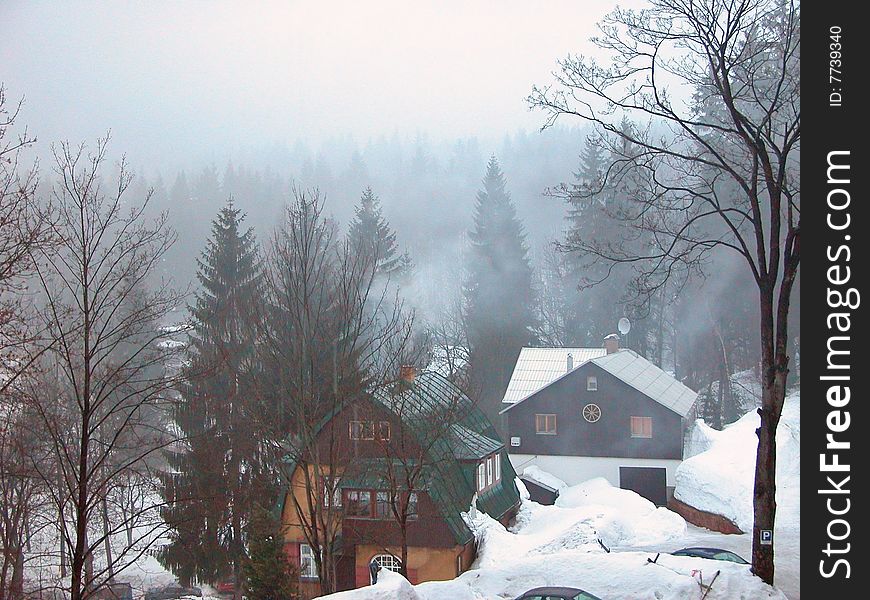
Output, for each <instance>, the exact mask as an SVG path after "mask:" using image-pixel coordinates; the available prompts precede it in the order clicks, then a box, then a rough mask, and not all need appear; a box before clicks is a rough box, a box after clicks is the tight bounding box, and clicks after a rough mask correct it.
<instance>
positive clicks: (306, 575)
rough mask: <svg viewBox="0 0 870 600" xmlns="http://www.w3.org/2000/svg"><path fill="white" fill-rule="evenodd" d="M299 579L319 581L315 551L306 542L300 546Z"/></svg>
mask: <svg viewBox="0 0 870 600" xmlns="http://www.w3.org/2000/svg"><path fill="white" fill-rule="evenodd" d="M306 560H307V564H306ZM299 577H301V578H303V579H317V563H316V562H315V561H314V549H313V548H312V547H311V546H309V545H308V544H306V543H304V542H303V543H301V544H299Z"/></svg>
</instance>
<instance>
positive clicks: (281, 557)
mask: <svg viewBox="0 0 870 600" xmlns="http://www.w3.org/2000/svg"><path fill="white" fill-rule="evenodd" d="M278 521H279V518H276V517H275V516H273V515H272V514H270V513H269V512H268V511H266V510H264V509H262V508H258V509H256V510H255V513H254V518H253V520H252V522H251V534H250V539H249V541H248V556H249V558H248V560H247V561H246V562H245V570H244V574H245V597H246V598H248V599H249V600H299V598H300V595H299V589H298V587H299V586H298V583H297V582H298V581H299V570H298V569H297V568H296V565H294V564H293V563H292V562H291V561H290V559H289V557H288V556H287V553H286V552H285V551H284V538H283V536H282V535H281V526H280V523H279V522H278Z"/></svg>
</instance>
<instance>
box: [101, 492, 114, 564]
mask: <svg viewBox="0 0 870 600" xmlns="http://www.w3.org/2000/svg"><path fill="white" fill-rule="evenodd" d="M100 508H101V510H102V513H103V538H104V539H103V546H104V548H105V550H106V568H107V570H108V576H109V581H111V580H112V579H114V578H115V564H114V561H113V560H112V540H111V537H110V536H109V529H110V528H109V506H108V503H107V502H106V496H105V494H104V495H103V497H102V498H100Z"/></svg>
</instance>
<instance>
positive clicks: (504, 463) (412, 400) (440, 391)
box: [373, 371, 520, 544]
mask: <svg viewBox="0 0 870 600" xmlns="http://www.w3.org/2000/svg"><path fill="white" fill-rule="evenodd" d="M373 396H374V398H375V400H376V401H377V402H378V403H379V404H381V405H382V406H383V407H384V408H386V409H387V410H390V411H391V412H393V413H394V414H396V415H397V416H399V418H400V419H402V422H403V423H404V424H405V425H406V426H408V427H409V428H410V430H411V431H412V432H413V433H414V435H415V437H416V438H417V439H418V441H419V442H420V443H421V445H423V446H424V447H425V448H427V449H428V450H429V452H428V455H429V456H428V461H427V464H425V465H424V468H426V469H428V470H431V472H432V475H431V479H430V488H429V495H430V497H431V498H432V500H433V502H435V504H436V505H437V506H438V507H439V509H440V510H441V514H442V517H443V518H444V520H445V521H446V522H447V525H448V526H449V527H450V530H451V532H452V533H453V536H454V538H455V539H456V542H457V543H458V544H465V543H467V542H469V541H471V539H472V538H473V537H474V535H473V534H472V532H471V530H470V529H468V526H467V525H466V524H465V522H464V521H463V520H462V516H461V515H460V513H462V512H467V511H468V510H469V508H470V507H471V501H472V498H473V497H474V494H475V491H476V486H475V471H476V468H477V460H478V459H481V458H485V457H486V456H490V455H492V454H494V453H496V452H500V453H501V455H502V456H501V470H502V477H501V481H500V482H499V483H498V484H497V485H495V486H493V487H492V488H490V489H489V490H486V491H485V492H483V493H482V494H481V495H480V497H479V498H478V501H477V508H478V509H479V510H482V511H484V512H486V513H487V514H489V515H490V516H492V517H494V518H500V517H501V516H503V515H504V514H505V513H506V512H507V511H509V510H510V509H511V508H513V507H514V506H516V505H518V504H519V502H520V496H519V491H518V490H517V487H516V484H515V483H514V479H515V477H516V472H515V471H514V469H513V466H512V465H511V463H510V460H509V459H508V456H507V452H506V451H505V449H504V443H502V441H501V440H500V439H499V437H498V433H497V432H496V430H495V427H494V426H493V424H492V423H491V422H490V421H489V419H488V418H487V417H486V416H485V415H484V414H483V412H482V411H481V410H480V409H478V408H477V407H476V406H475V405H474V403H473V402H472V401H471V399H470V398H469V397H468V396H466V395H465V394H464V393H463V392H462V390H460V389H459V388H458V387H456V385H454V384H453V383H452V382H451V381H449V380H448V379H446V378H444V377H442V376H441V375H439V374H438V373H435V372H431V371H424V372H423V373H420V374H419V375H417V377H416V378H415V379H414V381H413V382H412V383H407V382H400V383H399V384H397V385H395V386H392V387H390V388H386V389H379V390H377V391H376V392H375V393H374V394H373ZM468 461H473V462H468Z"/></svg>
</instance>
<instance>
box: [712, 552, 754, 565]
mask: <svg viewBox="0 0 870 600" xmlns="http://www.w3.org/2000/svg"><path fill="white" fill-rule="evenodd" d="M713 558H715V559H716V560H727V561H729V562H735V563H740V564H743V565H745V564H747V563H746V561H745V560H743V559H742V558H741V557H739V556H737V555H736V554H734V553H733V552H729V551H727V550H725V551H724V552H716V553H715V554H713Z"/></svg>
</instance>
